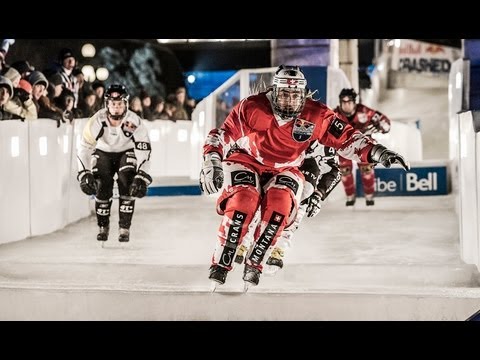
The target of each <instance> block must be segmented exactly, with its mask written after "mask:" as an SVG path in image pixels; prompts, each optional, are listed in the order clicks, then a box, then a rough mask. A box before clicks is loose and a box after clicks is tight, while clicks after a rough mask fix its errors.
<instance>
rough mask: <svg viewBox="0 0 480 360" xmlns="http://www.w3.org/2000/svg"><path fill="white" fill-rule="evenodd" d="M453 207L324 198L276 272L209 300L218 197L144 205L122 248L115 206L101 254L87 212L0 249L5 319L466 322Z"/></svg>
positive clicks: (472, 285) (465, 280) (469, 308)
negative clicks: (351, 203) (371, 204)
mask: <svg viewBox="0 0 480 360" xmlns="http://www.w3.org/2000/svg"><path fill="white" fill-rule="evenodd" d="M334 198H335V197H332V199H334ZM453 202H454V198H453V197H451V196H430V197H410V198H408V197H401V198H378V199H377V200H376V204H375V206H374V207H373V208H372V207H368V208H367V207H366V206H365V204H364V201H363V199H361V198H359V199H358V200H357V203H356V204H355V206H354V207H353V208H351V209H346V208H345V206H344V205H343V199H340V200H337V201H331V202H329V203H328V204H327V205H326V206H325V207H324V208H323V209H322V211H321V213H320V215H319V216H318V217H316V218H314V219H307V220H306V221H305V222H304V223H303V224H302V227H301V228H300V229H299V230H298V232H297V234H296V236H295V243H294V245H293V247H292V249H290V251H289V253H288V255H287V257H286V259H285V268H284V269H282V270H281V272H280V273H278V274H277V275H276V276H275V277H267V276H265V274H264V275H262V278H261V281H260V284H259V286H258V287H255V288H251V289H250V290H249V291H248V292H247V293H243V281H242V279H241V277H242V269H241V267H238V268H236V269H235V270H234V271H233V272H232V273H230V274H229V276H228V280H227V283H226V284H225V285H224V287H223V288H219V289H218V290H217V292H215V293H211V291H210V282H209V280H208V267H209V262H210V257H211V253H212V251H213V246H214V239H215V235H216V231H217V227H218V224H219V221H220V217H219V216H218V215H216V214H215V212H214V204H215V199H212V198H207V197H204V196H202V197H200V196H197V197H192V196H185V197H152V198H146V199H145V198H144V199H142V201H138V202H137V204H136V206H137V207H136V212H135V215H134V221H133V226H132V229H131V230H132V231H131V233H132V236H131V239H132V240H131V242H130V243H128V244H127V245H126V246H122V245H120V244H119V243H118V241H117V240H116V236H117V234H116V229H115V226H114V225H113V224H116V220H117V218H116V216H118V215H117V213H116V211H117V210H116V208H117V206H114V207H112V209H115V210H114V214H113V215H112V219H111V222H112V229H111V233H110V239H109V241H108V242H107V244H106V248H105V249H102V248H101V247H100V245H99V244H98V242H97V241H96V240H95V234H96V226H95V219H94V218H93V217H91V218H87V219H84V220H81V221H79V222H77V223H75V224H71V225H69V226H67V227H66V228H64V229H62V230H60V231H57V232H55V233H52V234H48V235H43V236H38V237H34V238H31V239H27V240H24V241H18V242H14V243H9V244H3V245H1V246H0V254H1V257H0V320H148V321H155V320H253V321H255V320H460V321H463V320H465V319H467V318H468V317H469V316H470V315H472V314H473V313H475V312H476V311H477V310H479V309H480V286H479V281H478V271H477V269H476V268H475V267H474V266H472V265H468V264H465V263H463V262H462V261H461V259H460V256H459V252H458V221H457V218H456V215H455V213H454V211H453Z"/></svg>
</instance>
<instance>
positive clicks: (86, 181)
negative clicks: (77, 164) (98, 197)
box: [77, 170, 97, 195]
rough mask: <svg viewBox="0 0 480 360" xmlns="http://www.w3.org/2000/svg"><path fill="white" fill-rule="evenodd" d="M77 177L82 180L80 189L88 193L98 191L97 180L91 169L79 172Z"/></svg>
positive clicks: (93, 193)
mask: <svg viewBox="0 0 480 360" xmlns="http://www.w3.org/2000/svg"><path fill="white" fill-rule="evenodd" d="M77 179H78V180H79V181H80V189H82V191H83V192H84V193H85V194H87V195H95V194H96V193H97V181H96V180H95V178H94V177H93V174H92V172H91V171H90V170H83V171H80V172H79V173H78V176H77Z"/></svg>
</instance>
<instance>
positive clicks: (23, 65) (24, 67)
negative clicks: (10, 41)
mask: <svg viewBox="0 0 480 360" xmlns="http://www.w3.org/2000/svg"><path fill="white" fill-rule="evenodd" d="M10 67H12V68H14V69H16V70H17V71H18V72H19V73H20V76H21V77H22V79H27V78H28V77H29V76H30V74H31V73H32V71H35V68H34V67H33V66H32V65H30V63H29V62H28V61H26V60H23V61H15V62H14V63H13V64H12V65H10Z"/></svg>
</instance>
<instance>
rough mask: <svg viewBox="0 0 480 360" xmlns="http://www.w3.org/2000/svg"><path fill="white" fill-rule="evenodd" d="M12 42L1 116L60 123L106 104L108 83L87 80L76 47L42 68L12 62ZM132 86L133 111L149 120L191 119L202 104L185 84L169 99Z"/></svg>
mask: <svg viewBox="0 0 480 360" xmlns="http://www.w3.org/2000/svg"><path fill="white" fill-rule="evenodd" d="M12 44H13V42H11V39H4V40H3V41H2V43H1V44H0V120H13V119H20V120H25V119H27V120H30V119H32V120H33V119H52V120H55V121H56V122H57V126H60V125H61V124H62V123H67V122H68V123H70V122H72V121H73V119H77V118H88V117H90V116H92V115H93V114H94V113H95V112H96V111H98V110H100V109H101V108H103V107H104V100H103V94H104V92H105V86H106V85H105V84H104V83H103V82H101V81H98V80H96V81H94V82H92V83H90V82H88V81H86V80H85V76H84V74H83V73H82V71H81V70H80V69H79V67H78V61H77V58H76V55H75V54H74V52H73V51H72V50H71V49H68V48H63V49H61V50H60V51H59V53H58V57H57V59H56V61H55V62H54V65H52V66H50V67H48V68H46V69H43V70H42V71H38V70H36V68H35V67H34V66H33V65H32V64H30V63H29V61H28V60H22V61H15V62H13V63H11V64H8V63H7V59H8V56H7V54H8V49H9V46H10V45H12ZM129 90H130V93H131V94H133V96H132V97H131V98H130V103H129V108H130V110H132V111H134V112H135V113H137V114H138V115H139V116H140V117H141V118H143V119H145V120H149V121H153V120H171V121H177V120H191V116H192V111H193V109H194V108H195V105H196V104H195V100H194V99H189V98H188V97H187V92H186V89H185V88H184V87H179V88H177V89H176V91H175V93H172V94H169V95H168V96H167V98H166V99H164V98H163V97H161V96H158V95H156V96H150V95H149V94H148V93H147V92H146V91H145V89H129Z"/></svg>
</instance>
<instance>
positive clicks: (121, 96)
mask: <svg viewBox="0 0 480 360" xmlns="http://www.w3.org/2000/svg"><path fill="white" fill-rule="evenodd" d="M103 99H104V101H105V108H106V109H107V113H108V115H110V117H111V118H112V119H113V120H121V119H123V117H124V116H125V114H126V113H127V110H128V100H129V99H130V95H129V94H128V92H127V88H126V87H125V86H123V85H121V84H112V85H110V86H109V87H108V89H107V90H105V94H103ZM111 100H112V101H113V100H122V101H123V102H124V103H125V111H124V112H123V113H122V114H120V115H119V114H112V113H110V110H109V109H108V102H109V101H111Z"/></svg>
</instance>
